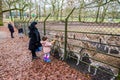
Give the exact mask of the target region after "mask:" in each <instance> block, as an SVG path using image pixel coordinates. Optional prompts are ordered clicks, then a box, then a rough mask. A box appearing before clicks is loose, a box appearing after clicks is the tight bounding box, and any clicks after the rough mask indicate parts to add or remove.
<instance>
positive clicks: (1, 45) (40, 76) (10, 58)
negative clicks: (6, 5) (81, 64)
mask: <svg viewBox="0 0 120 80" xmlns="http://www.w3.org/2000/svg"><path fill="white" fill-rule="evenodd" d="M14 37H15V38H11V37H10V33H9V31H8V29H7V27H0V80H91V77H90V76H89V74H84V73H81V72H80V71H78V70H76V69H74V68H72V67H70V65H68V64H67V63H66V62H64V61H60V60H58V59H56V58H54V57H52V56H51V62H50V63H45V62H44V61H43V59H42V52H40V53H37V55H38V57H39V59H36V60H32V57H31V52H30V51H29V50H28V43H29V38H28V37H26V36H25V37H24V38H22V39H20V38H19V37H18V32H17V30H15V33H14Z"/></svg>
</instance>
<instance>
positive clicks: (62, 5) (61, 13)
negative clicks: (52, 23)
mask: <svg viewBox="0 0 120 80" xmlns="http://www.w3.org/2000/svg"><path fill="white" fill-rule="evenodd" d="M63 3H64V0H62V3H61V7H60V20H61V21H62V15H63V14H62V10H63V9H62V8H63Z"/></svg>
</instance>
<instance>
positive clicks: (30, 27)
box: [29, 22, 37, 30]
mask: <svg viewBox="0 0 120 80" xmlns="http://www.w3.org/2000/svg"><path fill="white" fill-rule="evenodd" d="M36 24H37V22H32V23H31V25H30V26H29V29H30V30H32V29H36V27H35V25H36Z"/></svg>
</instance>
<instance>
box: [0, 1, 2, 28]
mask: <svg viewBox="0 0 120 80" xmlns="http://www.w3.org/2000/svg"><path fill="white" fill-rule="evenodd" d="M1 25H3V13H2V0H0V26H1Z"/></svg>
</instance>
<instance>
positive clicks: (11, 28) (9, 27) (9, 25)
mask: <svg viewBox="0 0 120 80" xmlns="http://www.w3.org/2000/svg"><path fill="white" fill-rule="evenodd" d="M8 29H9V31H10V32H14V28H13V26H12V25H11V24H8Z"/></svg>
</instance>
